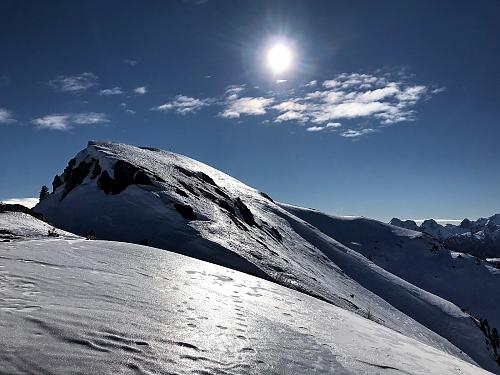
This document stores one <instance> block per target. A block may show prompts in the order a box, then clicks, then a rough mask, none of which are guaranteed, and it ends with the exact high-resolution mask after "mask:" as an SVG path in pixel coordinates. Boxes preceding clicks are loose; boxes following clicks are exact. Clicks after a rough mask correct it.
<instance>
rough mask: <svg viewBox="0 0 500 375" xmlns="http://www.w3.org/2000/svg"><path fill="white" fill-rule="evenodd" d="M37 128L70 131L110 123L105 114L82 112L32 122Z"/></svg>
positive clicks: (37, 119) (45, 117)
mask: <svg viewBox="0 0 500 375" xmlns="http://www.w3.org/2000/svg"><path fill="white" fill-rule="evenodd" d="M31 122H32V123H33V124H34V125H36V127H37V128H40V129H50V130H69V129H72V128H74V127H75V126H79V125H97V124H105V123H109V122H110V121H109V119H108V117H107V116H106V115H105V114H104V113H97V112H82V113H63V114H51V115H47V116H43V117H39V118H36V119H34V120H32V121H31Z"/></svg>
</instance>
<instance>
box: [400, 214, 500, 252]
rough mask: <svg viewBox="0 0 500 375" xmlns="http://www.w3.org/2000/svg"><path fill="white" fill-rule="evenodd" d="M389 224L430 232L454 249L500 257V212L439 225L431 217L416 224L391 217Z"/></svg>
mask: <svg viewBox="0 0 500 375" xmlns="http://www.w3.org/2000/svg"><path fill="white" fill-rule="evenodd" d="M390 224H392V225H395V226H398V227H401V228H406V229H411V230H416V231H419V232H423V233H427V234H430V235H431V236H434V237H435V238H437V239H439V240H440V241H442V242H444V243H445V245H446V246H447V247H448V248H449V249H451V250H454V251H458V252H465V253H469V254H472V255H475V256H478V257H481V258H487V257H500V214H496V215H493V216H490V217H489V218H480V219H478V220H476V221H471V220H469V219H464V220H463V221H462V222H461V223H460V225H452V224H446V225H441V224H439V223H437V222H436V221H435V220H433V219H429V220H425V221H424V222H423V223H422V224H421V225H420V226H418V225H417V224H416V223H415V221H413V220H405V221H402V220H400V219H397V218H393V219H392V220H391V221H390Z"/></svg>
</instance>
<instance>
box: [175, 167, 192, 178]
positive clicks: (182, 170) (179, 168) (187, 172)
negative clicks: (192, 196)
mask: <svg viewBox="0 0 500 375" xmlns="http://www.w3.org/2000/svg"><path fill="white" fill-rule="evenodd" d="M175 169H177V170H178V171H179V172H181V173H182V174H183V175H185V176H187V177H195V176H196V175H195V173H194V172H192V171H190V170H189V169H186V168H183V167H181V166H180V165H176V166H175Z"/></svg>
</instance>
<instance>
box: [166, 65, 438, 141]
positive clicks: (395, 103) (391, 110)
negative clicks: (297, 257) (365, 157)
mask: <svg viewBox="0 0 500 375" xmlns="http://www.w3.org/2000/svg"><path fill="white" fill-rule="evenodd" d="M444 90H445V88H437V89H436V88H434V89H431V88H429V87H427V86H424V85H418V84H413V83H409V82H407V81H406V80H404V79H403V78H401V77H400V76H391V75H389V74H383V75H372V74H360V73H342V74H338V75H337V76H335V77H333V78H332V79H328V80H325V81H323V82H322V83H321V82H318V81H317V80H313V81H309V82H308V83H305V84H303V85H302V86H301V87H299V88H297V89H295V90H290V91H289V92H288V93H286V94H283V93H279V94H278V93H276V92H270V93H267V94H266V95H258V96H252V95H250V94H249V92H250V91H251V90H250V89H249V88H248V87H247V86H246V85H232V86H229V87H227V88H226V90H225V92H224V94H223V95H222V96H221V97H219V98H206V99H196V98H192V97H186V96H184V95H178V96H177V97H176V98H186V99H189V102H192V103H197V104H196V105H193V106H187V108H192V110H191V109H187V110H184V111H181V110H179V109H181V108H183V107H181V106H180V105H179V104H176V101H174V102H170V103H166V104H164V105H163V106H159V107H156V109H158V110H169V109H177V108H179V109H177V112H178V113H181V114H187V113H193V112H196V111H197V110H199V109H201V108H202V107H206V106H209V105H216V106H222V107H223V108H222V110H221V111H220V112H219V114H218V116H219V117H222V118H226V119H235V118H240V117H242V116H263V115H267V116H268V118H267V119H266V121H268V122H274V123H283V122H294V123H297V124H299V125H309V126H308V127H307V128H306V130H307V131H308V132H311V133H317V132H320V131H326V130H333V131H334V130H336V129H337V128H339V127H341V126H342V124H341V122H342V123H343V122H345V121H346V122H348V123H349V124H350V125H349V128H347V129H345V130H344V131H342V132H340V133H339V134H340V135H341V136H343V137H345V138H358V137H361V136H363V135H366V134H370V133H375V132H378V131H380V130H381V128H384V127H386V126H388V125H392V124H396V123H400V122H409V121H415V119H416V110H415V107H416V105H417V104H418V103H419V102H421V101H423V100H426V99H428V98H430V97H431V96H432V95H435V94H437V93H440V92H442V91H444ZM161 107H163V109H162V108H161ZM356 120H363V124H367V125H363V126H361V125H357V124H353V122H354V121H356ZM329 124H335V126H332V125H329Z"/></svg>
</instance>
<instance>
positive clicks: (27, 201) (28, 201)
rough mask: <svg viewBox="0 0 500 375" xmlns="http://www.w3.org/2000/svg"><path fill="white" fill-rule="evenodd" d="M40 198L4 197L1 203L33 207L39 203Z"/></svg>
mask: <svg viewBox="0 0 500 375" xmlns="http://www.w3.org/2000/svg"><path fill="white" fill-rule="evenodd" d="M38 201H39V199H38V198H10V199H4V200H2V201H1V203H4V204H21V205H23V206H24V207H28V208H33V207H35V206H36V205H37V203H38Z"/></svg>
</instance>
